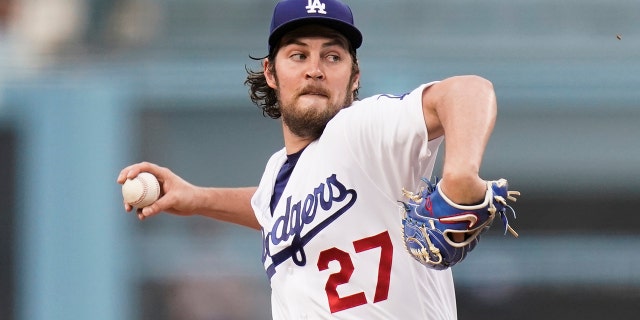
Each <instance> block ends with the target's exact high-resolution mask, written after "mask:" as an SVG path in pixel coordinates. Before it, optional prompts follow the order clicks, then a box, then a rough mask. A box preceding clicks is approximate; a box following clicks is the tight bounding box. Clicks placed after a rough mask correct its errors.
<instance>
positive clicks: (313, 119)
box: [278, 83, 353, 140]
mask: <svg viewBox="0 0 640 320" xmlns="http://www.w3.org/2000/svg"><path fill="white" fill-rule="evenodd" d="M351 86H352V83H349V85H348V86H347V91H346V92H347V94H346V96H345V98H344V100H343V101H342V102H339V103H337V104H329V105H328V106H327V107H326V108H322V109H319V108H305V109H303V110H301V109H300V108H298V107H297V106H296V105H295V103H296V101H297V99H296V101H293V102H292V103H290V104H287V105H280V112H281V114H282V121H284V123H285V124H286V125H287V127H288V128H289V130H290V131H291V132H292V133H293V134H295V135H296V136H298V137H301V138H308V139H312V140H315V139H318V138H319V137H320V136H321V135H322V132H324V128H325V127H326V126H327V123H329V121H330V120H331V119H333V117H335V116H336V114H338V112H340V110H342V109H343V108H346V107H348V106H350V105H351V103H353V94H351V90H350V88H351ZM308 93H314V94H321V95H324V96H326V97H327V100H330V98H331V94H330V92H328V91H327V90H325V89H324V88H322V87H318V86H307V87H305V88H303V89H302V90H300V92H299V93H297V94H296V98H299V97H300V96H302V95H304V94H308ZM279 95H280V94H279V92H278V96H279ZM278 100H279V101H282V100H281V99H280V98H279V97H278Z"/></svg>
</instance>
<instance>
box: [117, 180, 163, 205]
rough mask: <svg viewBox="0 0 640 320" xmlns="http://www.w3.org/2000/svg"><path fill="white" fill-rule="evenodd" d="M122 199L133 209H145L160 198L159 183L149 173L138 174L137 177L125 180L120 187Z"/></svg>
mask: <svg viewBox="0 0 640 320" xmlns="http://www.w3.org/2000/svg"><path fill="white" fill-rule="evenodd" d="M122 197H123V198H124V201H125V202H126V203H128V204H129V205H131V206H133V207H136V208H144V207H147V206H149V205H151V204H152V203H154V202H155V201H156V200H158V197H160V183H159V182H158V179H156V177H155V176H154V175H152V174H151V173H149V172H140V174H138V176H137V177H135V178H133V179H127V181H125V183H124V184H123V185H122Z"/></svg>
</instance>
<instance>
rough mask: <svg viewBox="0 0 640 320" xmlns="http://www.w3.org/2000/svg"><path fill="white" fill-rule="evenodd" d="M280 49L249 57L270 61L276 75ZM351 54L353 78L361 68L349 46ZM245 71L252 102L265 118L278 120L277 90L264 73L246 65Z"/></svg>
mask: <svg viewBox="0 0 640 320" xmlns="http://www.w3.org/2000/svg"><path fill="white" fill-rule="evenodd" d="M279 49H280V47H275V48H274V49H273V50H271V52H270V53H269V55H268V56H266V57H262V58H256V57H252V56H249V58H250V59H252V60H256V61H262V60H264V59H267V58H268V59H269V61H270V62H269V65H268V68H269V72H271V73H273V74H276V72H275V71H276V70H275V63H272V62H273V61H276V59H275V57H276V53H277V52H278V50H279ZM349 54H350V55H351V61H352V64H351V77H353V76H354V75H355V74H357V73H358V72H360V67H359V66H358V59H357V57H356V50H355V49H353V48H352V47H351V45H350V44H349ZM245 70H246V71H247V80H245V81H244V84H245V85H247V86H249V97H250V98H251V101H253V103H254V104H255V105H256V106H258V108H260V109H262V115H263V116H265V117H266V116H269V117H270V118H272V119H278V118H280V116H281V113H280V105H279V103H278V94H277V92H276V90H275V89H273V88H271V87H269V85H268V84H267V78H266V77H265V75H264V71H263V70H260V71H253V70H251V69H249V68H248V67H247V66H246V65H245ZM359 89H360V87H358V88H356V89H355V90H353V100H358V90H359Z"/></svg>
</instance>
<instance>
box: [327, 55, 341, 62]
mask: <svg viewBox="0 0 640 320" xmlns="http://www.w3.org/2000/svg"><path fill="white" fill-rule="evenodd" d="M327 60H329V62H339V61H340V60H341V58H340V56H339V55H337V54H330V55H328V56H327Z"/></svg>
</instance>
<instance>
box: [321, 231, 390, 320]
mask: <svg viewBox="0 0 640 320" xmlns="http://www.w3.org/2000/svg"><path fill="white" fill-rule="evenodd" d="M378 247H379V248H380V249H381V250H380V263H379V264H378V282H377V284H376V292H375V295H374V298H373V302H374V303H376V302H380V301H384V300H387V297H388V295H389V280H390V277H391V262H392V260H393V245H392V244H391V238H390V237H389V232H388V231H385V232H383V233H380V234H377V235H375V236H371V237H368V238H363V239H360V240H356V241H354V242H353V248H354V249H355V250H356V253H360V252H363V251H366V250H370V249H373V248H378ZM331 261H337V262H338V263H339V264H340V271H338V272H336V273H333V274H331V275H330V276H329V279H327V284H326V285H325V287H324V289H325V292H326V293H327V298H328V299H329V309H330V310H331V313H335V312H338V311H342V310H345V309H349V308H353V307H357V306H360V305H364V304H367V298H366V297H365V294H364V292H358V293H354V294H352V295H349V296H345V297H340V296H339V295H338V286H339V285H341V284H345V283H349V279H351V275H352V274H353V271H354V269H355V268H354V266H353V262H352V260H351V257H350V256H349V253H347V252H345V251H342V250H340V249H338V248H336V247H333V248H330V249H327V250H324V251H322V252H320V256H319V257H318V269H319V270H320V271H324V270H327V269H328V268H329V262H331Z"/></svg>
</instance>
